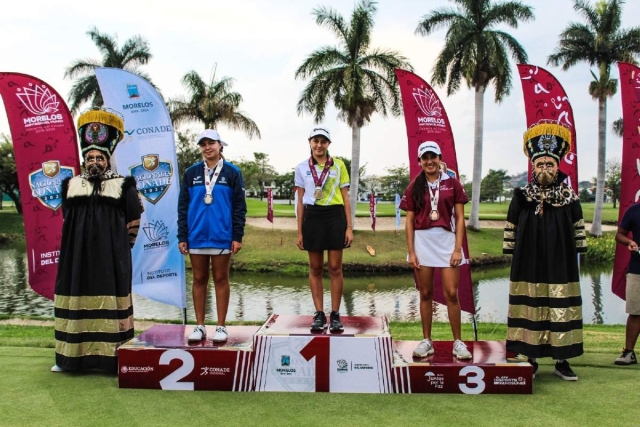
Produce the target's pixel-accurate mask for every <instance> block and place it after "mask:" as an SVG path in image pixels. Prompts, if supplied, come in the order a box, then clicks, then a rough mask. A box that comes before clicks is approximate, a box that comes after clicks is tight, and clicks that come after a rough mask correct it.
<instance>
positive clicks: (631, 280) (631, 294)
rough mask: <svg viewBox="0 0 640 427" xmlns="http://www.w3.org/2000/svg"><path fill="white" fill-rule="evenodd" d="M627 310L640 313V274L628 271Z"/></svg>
mask: <svg viewBox="0 0 640 427" xmlns="http://www.w3.org/2000/svg"><path fill="white" fill-rule="evenodd" d="M626 312H627V314H633V315H634V316H637V315H640V274H633V273H627V298H626Z"/></svg>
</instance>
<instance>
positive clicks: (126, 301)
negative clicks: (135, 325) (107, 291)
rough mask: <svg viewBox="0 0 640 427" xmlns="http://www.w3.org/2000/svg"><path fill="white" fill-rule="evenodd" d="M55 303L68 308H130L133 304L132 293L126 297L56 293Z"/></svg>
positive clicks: (59, 306) (58, 306) (57, 305)
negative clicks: (75, 295)
mask: <svg viewBox="0 0 640 427" xmlns="http://www.w3.org/2000/svg"><path fill="white" fill-rule="evenodd" d="M53 304H54V306H55V308H62V309H66V310H128V309H129V307H131V306H132V305H133V303H132V300H131V294H129V295H128V296H126V297H114V296H91V297H89V296H83V297H69V296H64V295H55V296H54V302H53Z"/></svg>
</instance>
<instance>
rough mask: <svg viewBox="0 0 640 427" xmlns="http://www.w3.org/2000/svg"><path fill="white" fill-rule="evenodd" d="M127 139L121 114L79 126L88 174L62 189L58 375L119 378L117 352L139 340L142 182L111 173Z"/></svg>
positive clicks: (89, 115)
mask: <svg viewBox="0 0 640 427" xmlns="http://www.w3.org/2000/svg"><path fill="white" fill-rule="evenodd" d="M123 135H124V122H123V120H122V118H121V117H120V116H119V115H117V114H116V113H114V112H111V111H107V110H103V109H93V110H89V111H87V112H85V113H84V114H82V115H81V116H80V118H79V119H78V136H79V138H80V147H81V149H82V156H83V160H84V172H83V173H82V174H81V175H79V176H75V177H73V178H70V179H67V180H65V181H64V182H63V183H62V212H63V216H64V223H63V227H62V242H61V245H60V261H59V264H58V275H57V278H56V285H55V299H54V301H55V302H54V304H55V311H54V313H55V337H56V364H55V365H54V366H53V368H52V369H51V370H52V371H54V372H59V371H78V370H87V369H100V370H104V371H108V372H112V373H115V372H117V368H118V361H117V347H118V345H120V344H121V343H123V342H125V341H127V340H129V339H131V338H133V305H132V300H131V274H132V273H131V271H132V261H131V248H132V247H133V244H134V243H135V239H136V236H137V234H138V227H139V224H140V215H141V212H142V205H141V203H140V199H139V197H138V192H137V190H136V181H135V179H134V178H133V177H131V176H129V177H126V178H125V177H122V176H120V175H118V174H116V173H115V172H113V171H111V170H110V163H109V161H110V158H111V155H112V154H113V151H114V149H115V148H116V144H118V142H119V141H120V140H121V139H122V136H123Z"/></svg>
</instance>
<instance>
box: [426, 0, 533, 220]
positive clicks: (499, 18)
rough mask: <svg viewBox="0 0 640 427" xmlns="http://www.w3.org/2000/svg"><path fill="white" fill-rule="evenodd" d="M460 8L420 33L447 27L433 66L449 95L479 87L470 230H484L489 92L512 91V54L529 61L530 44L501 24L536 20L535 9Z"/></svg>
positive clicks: (468, 0) (465, 4) (514, 5)
mask: <svg viewBox="0 0 640 427" xmlns="http://www.w3.org/2000/svg"><path fill="white" fill-rule="evenodd" d="M453 1H454V2H455V3H456V4H457V5H458V7H457V9H452V8H440V9H436V10H434V11H433V12H431V13H430V14H429V15H425V16H424V17H423V18H422V21H420V23H419V24H418V28H417V29H416V33H419V34H421V35H424V36H427V35H430V34H431V33H433V32H435V31H436V30H438V29H440V28H442V27H447V28H448V30H447V35H446V39H445V45H444V48H443V49H442V51H441V52H440V54H439V55H438V59H437V61H436V64H435V65H434V67H433V70H432V73H433V77H432V78H431V82H432V84H434V85H437V86H444V85H445V84H446V86H447V96H451V95H453V94H454V93H456V92H457V91H458V89H460V84H461V82H462V80H464V81H465V82H466V83H467V87H469V88H473V89H474V91H475V127H474V148H473V179H472V180H471V181H472V182H473V183H474V184H476V185H473V191H472V194H471V215H470V217H469V222H468V228H469V229H472V230H479V229H480V221H479V212H480V194H481V187H482V184H481V178H482V136H483V135H482V133H483V121H484V93H485V91H486V89H487V86H489V84H491V83H493V85H494V86H495V89H496V92H495V102H501V101H502V100H503V99H504V98H505V97H506V96H507V95H509V93H510V91H511V85H512V83H511V65H510V64H509V54H508V52H510V53H511V57H512V58H513V59H514V60H515V61H516V62H518V63H526V62H527V53H526V52H525V50H524V47H522V45H520V43H518V41H517V40H516V39H515V38H514V37H513V36H511V35H510V34H508V33H506V32H504V31H501V30H497V29H495V27H496V26H498V25H500V24H506V25H508V26H510V27H512V28H518V24H519V23H520V22H525V21H530V20H532V19H534V15H533V10H532V8H531V7H530V6H527V5H525V4H523V3H521V2H518V1H504V2H492V1H491V0H453Z"/></svg>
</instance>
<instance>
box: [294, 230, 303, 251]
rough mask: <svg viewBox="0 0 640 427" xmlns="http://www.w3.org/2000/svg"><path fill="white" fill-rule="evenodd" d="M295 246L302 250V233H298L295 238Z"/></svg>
mask: <svg viewBox="0 0 640 427" xmlns="http://www.w3.org/2000/svg"><path fill="white" fill-rule="evenodd" d="M296 246H298V249H300V250H301V251H303V250H304V245H303V244H302V233H298V238H297V239H296Z"/></svg>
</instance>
